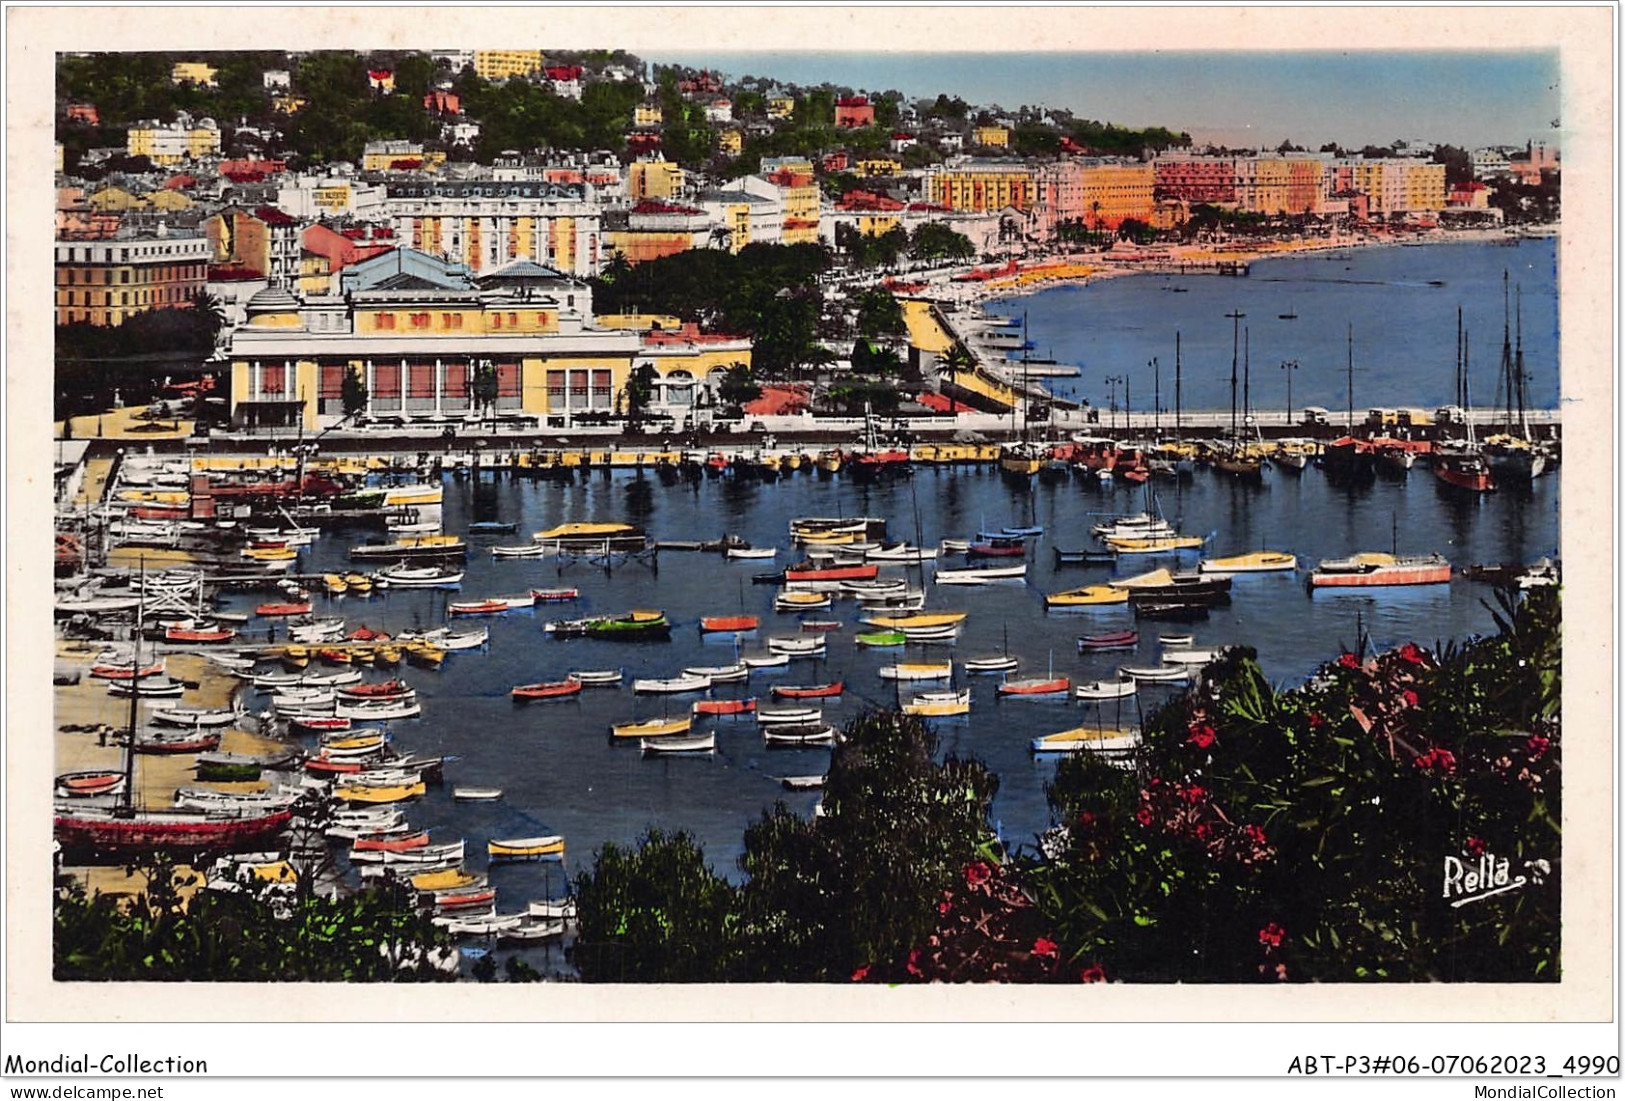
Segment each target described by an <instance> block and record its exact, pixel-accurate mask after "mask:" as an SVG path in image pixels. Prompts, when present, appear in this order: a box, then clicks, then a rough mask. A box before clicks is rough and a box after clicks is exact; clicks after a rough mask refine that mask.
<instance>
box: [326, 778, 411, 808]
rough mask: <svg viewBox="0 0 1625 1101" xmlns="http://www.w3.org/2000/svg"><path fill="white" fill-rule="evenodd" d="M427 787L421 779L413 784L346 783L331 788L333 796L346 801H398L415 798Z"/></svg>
mask: <svg viewBox="0 0 1625 1101" xmlns="http://www.w3.org/2000/svg"><path fill="white" fill-rule="evenodd" d="M428 790H429V789H428V787H427V785H425V784H424V782H423V781H422V780H419V781H417V782H416V783H414V784H378V785H376V786H374V785H371V784H347V785H343V786H341V787H338V788H335V789H334V790H333V795H334V797H335V798H338V799H343V800H344V801H345V802H347V803H399V802H401V801H402V800H405V799H415V798H417V797H418V796H420V795H422V794H424V793H425V792H427V791H428Z"/></svg>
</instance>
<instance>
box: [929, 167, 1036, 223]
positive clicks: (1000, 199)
mask: <svg viewBox="0 0 1625 1101" xmlns="http://www.w3.org/2000/svg"><path fill="white" fill-rule="evenodd" d="M926 183H927V188H928V194H929V196H930V200H931V202H932V203H934V204H936V205H937V206H945V207H947V208H948V209H949V210H963V211H975V212H984V211H996V210H1003V209H1005V208H1006V207H1014V208H1015V209H1016V210H1020V211H1023V212H1026V211H1030V210H1032V208H1033V201H1034V197H1035V194H1036V187H1035V181H1034V179H1033V172H1032V169H1030V168H1028V167H1027V166H1026V165H1023V164H1005V163H1002V162H994V163H988V164H977V163H975V162H970V163H966V164H959V165H953V166H949V167H944V168H941V169H939V170H937V171H934V172H932V173H931V175H930V176H929V177H928V178H927V181H926Z"/></svg>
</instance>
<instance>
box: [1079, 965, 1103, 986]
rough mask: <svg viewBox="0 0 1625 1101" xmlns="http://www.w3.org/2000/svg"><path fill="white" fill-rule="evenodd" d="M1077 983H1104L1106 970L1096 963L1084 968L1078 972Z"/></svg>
mask: <svg viewBox="0 0 1625 1101" xmlns="http://www.w3.org/2000/svg"><path fill="white" fill-rule="evenodd" d="M1078 981H1079V982H1105V981H1106V969H1105V968H1104V967H1102V966H1100V964H1098V963H1091V964H1090V965H1089V966H1088V967H1085V968H1084V969H1083V970H1082V971H1080V972H1078Z"/></svg>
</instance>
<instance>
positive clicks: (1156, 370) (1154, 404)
mask: <svg viewBox="0 0 1625 1101" xmlns="http://www.w3.org/2000/svg"><path fill="white" fill-rule="evenodd" d="M1151 424H1152V431H1153V432H1154V433H1155V435H1156V438H1157V439H1158V440H1161V439H1162V365H1161V364H1160V363H1158V362H1157V357H1156V356H1152V357H1151Z"/></svg>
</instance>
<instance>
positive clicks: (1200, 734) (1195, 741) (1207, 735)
mask: <svg viewBox="0 0 1625 1101" xmlns="http://www.w3.org/2000/svg"><path fill="white" fill-rule="evenodd" d="M1217 737H1218V735H1217V732H1216V731H1215V730H1214V729H1213V728H1212V727H1211V726H1209V725H1208V724H1207V723H1202V724H1201V725H1199V726H1193V727H1191V736H1190V737H1189V738H1186V739H1185V741H1186V742H1187V743H1188V744H1190V745H1193V746H1195V747H1196V748H1197V749H1206V748H1207V747H1208V746H1210V745H1212V744H1213V743H1214V741H1215V740H1216V739H1217Z"/></svg>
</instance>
